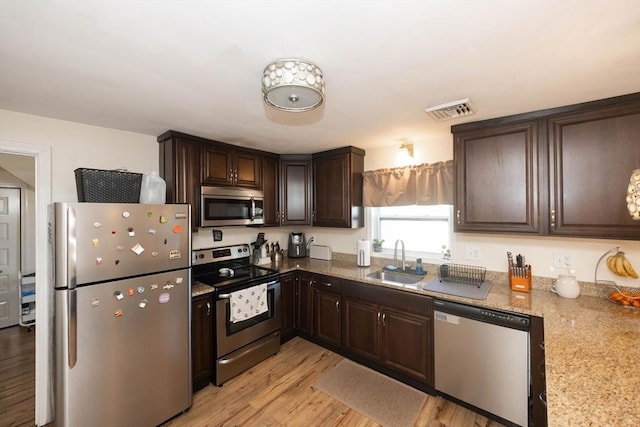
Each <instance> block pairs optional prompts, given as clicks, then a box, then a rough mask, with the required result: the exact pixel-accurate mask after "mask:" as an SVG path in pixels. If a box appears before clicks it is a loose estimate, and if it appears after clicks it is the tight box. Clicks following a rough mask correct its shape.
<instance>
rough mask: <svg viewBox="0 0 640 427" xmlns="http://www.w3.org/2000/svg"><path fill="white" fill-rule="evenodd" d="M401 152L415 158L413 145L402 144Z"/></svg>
mask: <svg viewBox="0 0 640 427" xmlns="http://www.w3.org/2000/svg"><path fill="white" fill-rule="evenodd" d="M400 151H403V152H405V153H406V154H407V155H408V156H409V157H411V158H413V144H402V145H401V146H400Z"/></svg>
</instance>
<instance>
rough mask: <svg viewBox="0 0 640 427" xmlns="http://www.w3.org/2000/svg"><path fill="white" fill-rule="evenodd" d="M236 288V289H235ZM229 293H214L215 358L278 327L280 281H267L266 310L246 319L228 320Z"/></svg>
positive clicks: (229, 307)
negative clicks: (234, 321) (239, 320)
mask: <svg viewBox="0 0 640 427" xmlns="http://www.w3.org/2000/svg"><path fill="white" fill-rule="evenodd" d="M236 290H237V289H236ZM230 301H231V294H230V293H224V294H217V295H216V354H217V358H220V357H222V356H225V355H227V354H229V353H231V352H232V351H235V350H238V349H239V348H241V347H244V346H245V345H247V344H250V343H252V342H254V341H257V340H258V339H260V338H262V337H264V336H266V335H268V334H270V333H273V332H275V331H277V330H279V329H280V303H279V301H280V282H279V281H277V280H274V281H272V282H269V283H267V303H268V305H269V308H268V310H267V311H266V312H265V313H262V314H260V315H258V316H255V317H252V318H251V319H248V320H243V321H241V322H236V323H233V322H231V320H230V309H231V303H230Z"/></svg>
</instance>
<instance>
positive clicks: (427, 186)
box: [362, 160, 454, 207]
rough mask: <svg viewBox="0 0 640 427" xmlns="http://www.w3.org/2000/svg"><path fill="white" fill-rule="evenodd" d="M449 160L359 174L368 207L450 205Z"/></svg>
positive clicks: (450, 172) (452, 173) (451, 170)
mask: <svg viewBox="0 0 640 427" xmlns="http://www.w3.org/2000/svg"><path fill="white" fill-rule="evenodd" d="M453 175H454V171H453V160H448V161H446V162H438V163H434V164H431V165H430V164H427V163H423V164H421V165H415V166H404V167H399V168H387V169H377V170H373V171H366V172H365V173H364V174H363V184H362V186H363V188H362V189H363V202H364V205H365V206H368V207H384V206H408V205H445V204H448V205H452V204H453Z"/></svg>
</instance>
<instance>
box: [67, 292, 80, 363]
mask: <svg viewBox="0 0 640 427" xmlns="http://www.w3.org/2000/svg"><path fill="white" fill-rule="evenodd" d="M67 310H68V311H67V319H68V323H67V354H68V361H67V362H68V364H69V369H71V368H73V367H74V366H76V362H77V361H78V295H77V291H76V290H75V289H71V290H69V292H67Z"/></svg>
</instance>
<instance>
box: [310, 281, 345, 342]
mask: <svg viewBox="0 0 640 427" xmlns="http://www.w3.org/2000/svg"><path fill="white" fill-rule="evenodd" d="M313 290H314V292H313V310H314V325H313V336H314V337H315V338H316V339H318V340H320V341H323V342H325V343H327V344H331V345H334V346H339V345H340V344H341V317H342V316H341V315H340V312H341V310H342V307H341V300H342V298H341V296H340V279H337V278H335V277H329V276H324V275H321V274H319V275H316V277H315V279H314V285H313Z"/></svg>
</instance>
